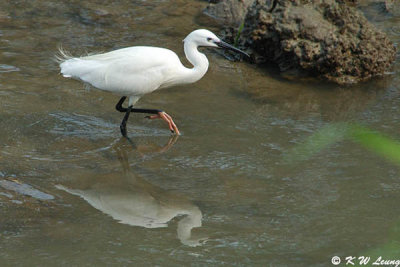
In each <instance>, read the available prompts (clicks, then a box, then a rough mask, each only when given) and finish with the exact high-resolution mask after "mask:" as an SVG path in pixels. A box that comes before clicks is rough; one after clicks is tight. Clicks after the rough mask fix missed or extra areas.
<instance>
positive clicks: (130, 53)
mask: <svg viewBox="0 0 400 267" xmlns="http://www.w3.org/2000/svg"><path fill="white" fill-rule="evenodd" d="M180 66H182V64H181V63H180V60H179V58H178V56H177V55H176V54H175V53H174V52H172V51H171V50H168V49H164V48H156V47H141V46H136V47H129V48H123V49H119V50H115V51H111V52H108V53H104V54H97V55H90V56H86V57H81V58H72V59H69V60H66V61H64V62H63V63H61V64H60V67H61V73H62V74H63V75H64V76H67V77H73V78H76V79H80V80H82V81H85V82H88V83H90V84H92V85H93V86H95V87H97V88H99V89H102V90H107V91H113V92H116V93H120V94H125V95H143V94H146V93H149V92H152V91H154V90H156V89H157V88H159V87H160V86H161V85H162V84H163V83H165V82H168V81H169V79H171V77H173V76H174V71H175V70H176V69H177V68H179V67H180Z"/></svg>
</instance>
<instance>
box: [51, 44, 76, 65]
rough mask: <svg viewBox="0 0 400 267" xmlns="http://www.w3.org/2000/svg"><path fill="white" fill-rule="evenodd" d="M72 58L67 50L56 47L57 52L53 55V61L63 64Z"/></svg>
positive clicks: (60, 46)
mask: <svg viewBox="0 0 400 267" xmlns="http://www.w3.org/2000/svg"><path fill="white" fill-rule="evenodd" d="M71 58H74V56H72V55H71V54H70V53H69V52H68V51H67V50H65V49H64V48H63V47H62V45H61V44H60V45H59V46H58V52H57V53H56V54H55V55H54V60H55V61H56V62H57V63H58V64H60V63H63V62H64V61H66V60H68V59H71Z"/></svg>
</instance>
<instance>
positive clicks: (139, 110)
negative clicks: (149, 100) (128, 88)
mask: <svg viewBox="0 0 400 267" xmlns="http://www.w3.org/2000/svg"><path fill="white" fill-rule="evenodd" d="M125 100H126V96H123V97H121V99H120V100H119V101H118V103H117V105H116V106H115V109H116V110H118V111H119V112H125V113H126V112H127V111H128V109H127V108H124V107H123V106H122V104H123V103H124V102H125ZM131 112H134V113H147V114H158V113H159V112H163V111H162V110H159V109H148V108H133V107H132V108H131Z"/></svg>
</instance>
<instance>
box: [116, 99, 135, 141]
mask: <svg viewBox="0 0 400 267" xmlns="http://www.w3.org/2000/svg"><path fill="white" fill-rule="evenodd" d="M132 108H133V106H129V107H128V108H127V109H126V113H125V116H124V118H123V120H122V122H121V125H120V127H119V128H120V129H121V134H122V136H123V137H126V122H127V121H128V119H129V114H131V110H132Z"/></svg>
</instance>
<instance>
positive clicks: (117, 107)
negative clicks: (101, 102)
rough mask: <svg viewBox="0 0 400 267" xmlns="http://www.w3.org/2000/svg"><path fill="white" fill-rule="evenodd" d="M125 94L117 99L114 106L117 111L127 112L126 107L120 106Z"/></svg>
mask: <svg viewBox="0 0 400 267" xmlns="http://www.w3.org/2000/svg"><path fill="white" fill-rule="evenodd" d="M125 99H126V96H123V97H121V99H120V100H119V101H118V103H117V105H116V106H115V109H116V110H118V111H119V112H127V110H128V109H127V108H124V107H122V104H123V103H124V102H125Z"/></svg>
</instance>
